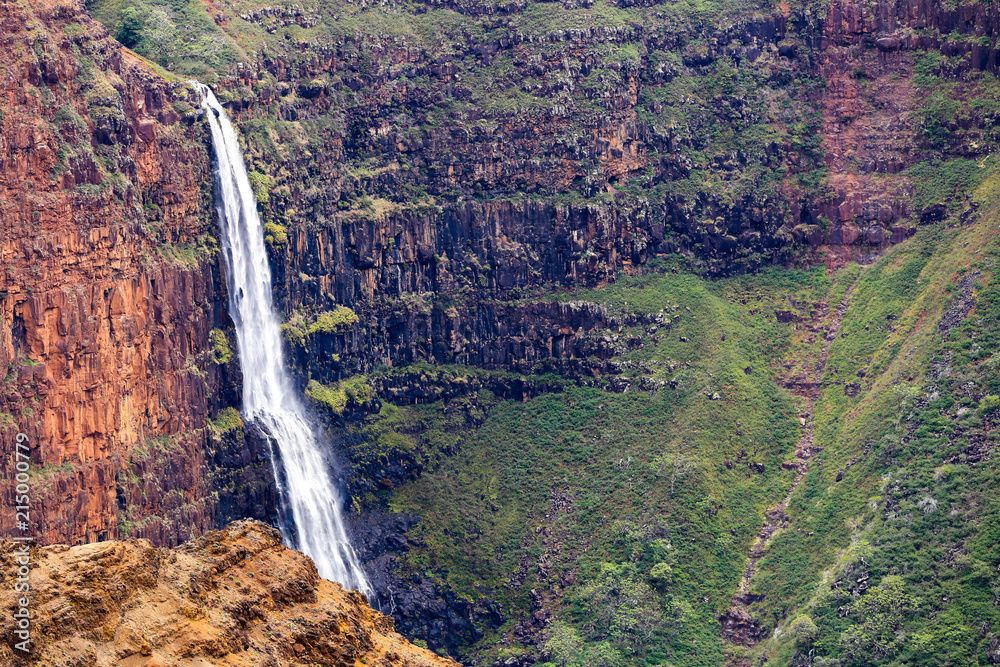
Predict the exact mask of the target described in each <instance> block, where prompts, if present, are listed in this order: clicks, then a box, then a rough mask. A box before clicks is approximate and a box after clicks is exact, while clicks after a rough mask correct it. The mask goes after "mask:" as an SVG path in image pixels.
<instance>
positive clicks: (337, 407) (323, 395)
mask: <svg viewBox="0 0 1000 667" xmlns="http://www.w3.org/2000/svg"><path fill="white" fill-rule="evenodd" d="M306 396H308V397H309V398H310V399H312V400H313V402H314V403H316V404H317V405H319V406H321V407H323V408H325V409H326V410H328V411H329V412H330V413H332V414H333V415H336V416H339V415H342V414H343V413H344V411H345V410H348V409H352V410H357V409H364V408H367V407H369V406H371V405H372V404H373V403H374V402H375V400H376V395H375V388H374V387H372V385H371V382H369V380H368V378H366V377H365V376H363V375H356V376H354V377H351V378H347V379H346V380H341V381H340V382H338V383H336V384H334V385H325V384H322V383H320V382H317V381H316V380H310V381H309V384H308V385H307V386H306Z"/></svg>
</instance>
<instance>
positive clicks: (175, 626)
mask: <svg viewBox="0 0 1000 667" xmlns="http://www.w3.org/2000/svg"><path fill="white" fill-rule="evenodd" d="M0 548H2V563H3V575H2V576H3V584H4V585H3V589H4V592H3V593H2V594H0V595H2V599H3V605H4V607H5V608H6V607H13V606H14V605H15V598H16V596H17V595H18V594H16V593H15V592H14V591H13V590H12V589H13V581H12V575H11V574H10V573H11V572H14V571H15V569H16V562H15V560H16V559H15V556H14V552H15V549H16V547H15V545H14V544H12V543H11V542H3V543H2V547H0ZM30 558H31V561H32V563H33V565H32V568H31V575H30V579H31V585H32V590H33V591H34V592H33V595H32V596H31V605H32V607H33V619H32V637H31V641H30V649H31V650H30V652H29V653H28V654H27V655H23V654H22V653H20V652H18V651H15V650H14V649H12V648H11V645H12V644H13V643H14V642H12V641H7V640H9V639H10V638H12V637H14V630H15V626H14V624H13V622H12V621H11V620H10V619H5V620H4V621H3V626H2V628H0V634H2V635H3V637H4V639H5V642H4V643H3V644H0V659H2V660H3V662H4V664H7V665H12V666H13V665H28V664H32V665H38V664H46V665H60V666H67V667H68V666H70V665H94V666H101V667H103V666H106V665H107V666H110V665H173V664H199V665H247V666H250V665H253V666H255V667H263V666H270V667H278V666H279V665H295V664H310V665H331V666H332V665H343V666H347V665H357V664H367V665H380V666H384V667H388V666H390V665H392V666H399V667H403V666H406V665H408V666H411V667H418V666H431V665H439V666H441V667H444V666H446V665H452V666H455V665H457V663H455V662H454V661H452V660H449V659H447V658H441V657H439V656H437V655H435V654H434V653H432V652H430V651H428V650H426V649H421V648H418V647H416V646H413V645H412V644H410V643H409V642H407V641H406V640H405V639H403V638H402V637H401V636H400V635H398V634H397V633H395V632H393V622H392V619H391V618H388V617H386V616H383V615H381V614H379V613H378V612H375V611H373V610H372V609H371V608H370V607H369V606H368V604H367V600H365V597H364V596H363V595H361V594H360V593H357V592H355V591H345V590H344V589H343V588H341V587H340V585H339V584H336V583H332V582H329V581H326V580H323V579H320V578H319V575H317V573H316V567H315V565H313V562H312V560H310V559H309V557H308V556H305V555H304V554H301V553H297V552H295V551H292V550H290V549H286V548H285V547H283V546H282V545H281V536H280V535H279V534H278V532H277V531H276V530H274V529H273V528H271V527H269V526H266V525H264V524H262V523H259V522H254V521H241V522H236V523H233V524H230V525H229V526H228V527H226V528H225V529H223V530H220V531H216V532H211V533H208V534H206V535H204V536H202V537H201V538H199V539H197V540H195V541H193V542H189V543H188V544H186V545H184V546H183V547H180V548H176V549H174V550H166V549H157V548H155V547H154V546H153V545H152V544H151V543H150V542H149V541H148V540H138V541H128V542H114V541H112V542H104V543H101V544H89V545H81V546H76V547H68V546H66V545H54V546H48V547H41V548H39V547H32V548H31V552H30Z"/></svg>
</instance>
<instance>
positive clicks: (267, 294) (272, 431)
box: [194, 82, 372, 596]
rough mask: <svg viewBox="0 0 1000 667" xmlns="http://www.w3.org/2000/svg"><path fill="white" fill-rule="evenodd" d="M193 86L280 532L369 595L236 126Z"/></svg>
mask: <svg viewBox="0 0 1000 667" xmlns="http://www.w3.org/2000/svg"><path fill="white" fill-rule="evenodd" d="M194 86H195V87H196V88H197V90H198V91H199V92H200V93H201V95H202V107H203V108H204V109H205V110H206V112H207V113H206V115H207V116H208V121H209V125H210V126H211V128H212V144H213V145H214V147H215V158H216V164H217V172H216V176H217V187H218V202H219V203H218V210H219V225H220V227H221V231H222V253H223V259H224V262H225V267H226V277H227V282H228V287H229V312H230V314H231V316H232V318H233V321H234V322H235V323H236V340H237V343H238V345H239V356H240V365H241V367H242V369H243V417H244V418H245V419H247V420H250V421H253V422H256V423H257V424H258V425H259V426H261V427H262V428H263V429H264V430H265V431H266V432H267V433H268V434H269V435H270V436H271V438H272V439H273V441H274V442H275V443H277V446H278V450H279V453H280V458H281V466H282V470H279V469H278V463H277V461H276V460H275V457H273V456H272V457H271V462H272V465H273V466H274V467H275V471H274V472H275V479H276V480H282V479H283V480H284V483H282V482H281V481H279V482H278V486H279V488H278V491H279V493H280V495H281V497H282V500H283V501H284V502H285V503H286V505H287V506H288V507H289V508H290V509H291V513H292V518H293V520H294V521H295V529H296V530H295V532H296V539H293V538H292V536H290V535H288V534H287V532H286V531H285V529H284V527H283V528H282V532H284V533H286V534H285V539H286V540H287V541H288V542H289V543H294V545H295V546H296V548H298V549H299V550H300V551H303V552H305V553H306V554H308V555H309V556H310V557H311V558H312V559H313V560H314V561H315V562H316V568H317V569H318V570H319V573H320V576H322V577H324V578H326V579H332V580H333V581H337V582H340V583H341V584H343V585H344V586H345V587H347V588H354V589H357V590H360V591H361V592H363V593H366V594H368V595H369V596H370V595H371V594H372V589H371V585H370V584H369V583H368V580H367V578H366V577H365V575H364V572H363V571H362V570H361V566H360V565H359V564H358V559H357V556H356V554H355V553H354V549H352V548H351V544H350V541H349V540H348V538H347V533H346V531H345V530H344V524H343V520H342V518H341V512H340V500H339V498H338V496H337V493H336V491H335V489H334V487H333V482H332V480H331V477H330V474H329V470H328V467H327V462H326V460H325V458H324V456H323V454H322V452H321V450H320V448H319V443H318V442H317V438H316V432H315V431H314V429H313V426H312V425H311V424H310V422H309V420H308V418H307V415H306V412H305V409H304V407H303V405H302V402H301V401H300V400H299V398H298V395H297V394H296V392H295V389H294V387H293V385H292V382H291V378H290V377H289V375H288V373H287V372H286V370H285V364H284V359H283V358H282V354H281V327H280V325H279V323H278V317H277V314H276V313H275V311H274V306H273V303H272V298H271V268H270V266H269V265H268V262H267V253H266V251H265V248H264V230H263V228H262V225H261V222H260V218H259V217H258V216H257V206H256V199H255V198H254V193H253V189H252V188H251V187H250V179H249V178H248V177H247V170H246V166H245V165H244V163H243V153H242V151H241V150H240V145H239V139H238V138H237V135H236V130H235V128H234V127H233V125H232V123H230V122H229V118H228V116H227V115H226V112H225V110H224V109H223V108H222V106H221V105H220V104H219V101H218V100H217V99H216V97H215V95H214V94H213V93H212V91H211V89H209V88H208V87H207V86H205V85H203V84H200V83H196V82H195V83H194ZM282 471H283V472H284V475H281V474H280V473H281V472H282Z"/></svg>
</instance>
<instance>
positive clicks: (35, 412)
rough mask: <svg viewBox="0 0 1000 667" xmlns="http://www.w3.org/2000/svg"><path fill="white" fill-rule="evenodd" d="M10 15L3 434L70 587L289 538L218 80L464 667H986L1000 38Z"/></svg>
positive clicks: (930, 14)
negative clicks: (225, 169)
mask: <svg viewBox="0 0 1000 667" xmlns="http://www.w3.org/2000/svg"><path fill="white" fill-rule="evenodd" d="M0 11H2V12H3V21H4V25H5V30H4V33H3V39H5V40H6V42H5V43H6V44H7V46H8V47H9V48H7V49H5V50H4V51H3V53H2V54H0V62H2V64H3V68H4V69H3V70H2V72H3V79H2V86H3V87H2V88H0V94H2V96H3V97H2V98H0V109H2V111H3V115H2V116H0V128H2V134H0V139H2V141H3V142H4V143H3V145H4V146H6V147H8V150H7V153H6V154H5V155H3V156H0V159H7V160H8V163H6V164H7V166H8V169H6V170H5V171H3V173H2V174H0V179H2V181H0V183H2V186H3V189H2V190H0V192H2V193H4V194H3V196H4V207H3V209H0V222H2V231H3V236H2V238H0V242H2V246H3V248H2V249H3V253H4V255H5V257H8V258H11V261H10V262H9V263H8V264H7V265H8V269H7V272H6V274H4V276H5V277H4V285H3V287H2V289H3V290H4V294H5V295H6V296H5V298H4V300H3V301H2V303H0V305H2V311H3V314H4V315H3V317H4V325H5V328H4V329H3V331H2V336H0V343H2V344H0V352H2V354H3V358H4V360H5V361H6V362H7V363H8V365H9V374H8V379H7V381H6V385H5V387H6V389H5V393H4V395H3V397H2V399H3V405H4V407H3V408H2V409H3V411H4V414H5V415H7V416H6V417H4V418H3V421H2V429H3V430H2V432H0V433H2V438H3V442H4V443H6V445H5V446H6V447H7V449H8V450H11V451H12V449H13V444H12V443H13V437H14V434H15V433H17V432H18V430H21V431H25V432H28V433H29V435H30V436H31V438H32V442H33V443H37V444H36V445H33V447H34V449H33V450H32V456H33V460H34V462H35V466H36V468H35V472H34V473H33V475H35V476H36V478H37V482H35V483H36V485H37V488H38V489H39V493H40V496H41V501H40V504H41V510H40V513H41V517H42V518H41V520H40V521H39V530H38V534H39V535H40V536H42V537H43V541H45V542H47V543H55V542H68V543H73V544H84V543H90V542H95V541H99V540H105V539H123V538H127V537H140V538H147V539H150V540H152V541H153V542H154V543H155V544H156V545H158V546H168V545H174V544H177V543H180V542H183V541H184V540H188V539H190V538H192V537H195V536H197V535H200V534H202V533H205V532H206V531H210V530H212V529H219V528H222V527H223V526H225V525H226V524H227V523H228V522H229V521H231V520H233V519H238V518H243V517H256V518H258V519H261V520H265V521H269V522H271V523H275V522H276V521H277V520H278V518H279V516H280V512H281V507H280V500H279V498H278V493H277V491H276V489H275V478H274V473H273V470H272V468H271V466H270V463H269V461H268V458H269V455H270V454H271V452H272V451H273V450H272V448H271V447H270V445H269V444H268V441H267V436H266V434H264V433H262V432H261V431H260V429H259V428H258V427H257V426H256V425H255V424H253V423H244V421H243V419H242V418H241V417H240V415H239V413H238V409H239V408H240V406H241V402H240V386H241V380H242V378H241V377H240V370H239V364H238V359H239V353H240V350H239V349H238V346H237V345H236V340H235V334H234V328H233V322H232V319H231V316H232V314H231V313H229V312H227V306H226V303H227V300H226V296H227V295H226V287H225V281H224V280H223V275H222V272H223V269H222V261H221V257H220V253H219V251H218V245H219V243H218V239H219V237H218V232H217V231H216V220H215V215H216V214H215V213H214V211H213V206H212V204H211V192H212V186H213V178H212V175H211V174H212V171H211V169H212V157H211V145H210V143H209V141H208V136H207V133H206V131H205V128H204V123H203V122H202V117H201V115H200V114H201V113H202V112H201V111H200V109H199V108H198V103H197V99H196V98H195V97H194V94H193V90H192V89H191V88H190V87H189V86H188V84H187V83H186V82H187V80H188V79H190V78H197V79H199V80H201V81H203V82H205V83H207V84H210V85H212V86H213V88H214V89H215V90H216V92H217V94H218V97H219V99H220V100H221V101H222V102H223V103H224V104H225V106H226V108H227V109H228V110H229V113H230V115H231V116H232V117H233V120H234V122H235V124H236V125H237V126H238V129H239V131H240V133H241V137H242V141H243V147H244V154H245V159H246V162H247V166H248V168H249V169H250V174H249V176H250V180H251V183H252V185H253V188H254V194H255V196H256V200H257V207H258V210H259V212H260V213H261V216H262V218H263V220H264V227H265V234H266V241H267V244H268V251H269V255H270V257H269V258H270V263H271V269H272V272H273V274H274V277H275V285H274V294H275V298H276V302H277V306H278V308H279V310H280V311H281V314H282V317H283V319H284V325H283V327H282V329H283V331H284V336H285V341H284V342H285V345H286V357H287V358H288V359H289V360H290V363H291V366H292V368H291V370H292V372H293V373H294V375H295V377H296V382H297V385H298V388H299V389H301V391H302V393H303V395H304V396H306V397H307V399H308V400H309V404H310V407H311V409H312V410H313V411H314V413H315V416H316V417H317V420H318V421H320V422H321V423H322V424H323V426H324V430H325V436H326V442H327V443H328V445H329V446H330V449H331V451H332V452H333V453H334V454H335V456H336V458H337V459H338V463H337V464H336V465H335V466H334V469H335V472H336V474H337V477H338V484H339V485H340V486H341V488H343V489H344V490H345V492H346V494H347V496H348V502H347V503H346V505H347V506H348V507H349V513H348V521H349V524H350V526H349V528H350V532H351V537H352V539H353V542H354V545H355V548H356V550H357V551H358V555H359V556H360V557H361V560H362V561H363V564H364V566H365V569H366V571H367V572H368V575H369V577H370V579H371V581H372V584H373V585H374V587H375V588H376V590H377V591H378V594H379V595H378V600H377V603H378V604H379V605H380V607H381V610H382V611H383V612H384V613H386V614H389V615H391V616H393V617H394V619H395V623H396V627H397V628H398V630H399V631H400V632H401V633H402V634H403V635H405V636H406V637H408V638H409V639H410V640H413V641H415V642H426V645H427V646H429V647H430V648H431V649H435V650H438V651H441V652H447V653H448V654H450V655H453V656H455V657H457V658H460V659H461V660H462V661H463V663H465V664H469V665H509V666H513V665H521V666H527V665H559V666H567V665H579V666H583V665H587V666H590V665H608V666H612V665H614V666H618V665H623V666H624V665H671V666H673V667H682V666H696V665H706V666H707V665H748V666H749V665H751V664H753V665H760V664H763V663H765V662H767V663H771V664H780V665H815V666H817V667H848V666H851V665H890V664H892V665H911V666H912V665H942V666H943V665H973V664H976V665H985V664H997V663H1000V638H998V637H997V634H996V633H997V632H998V630H997V623H998V622H1000V611H998V609H1000V606H998V602H997V601H998V600H1000V598H998V595H1000V594H998V591H1000V574H998V569H997V567H998V564H1000V552H998V550H1000V547H998V546H997V544H998V542H1000V540H998V539H997V538H998V533H997V530H998V526H1000V523H998V522H1000V515H998V507H997V504H996V501H995V495H996V494H995V492H994V491H995V488H996V482H997V480H996V479H995V469H994V463H993V458H992V457H993V452H994V450H995V448H996V440H997V435H996V433H997V432H996V430H995V427H996V425H997V421H998V420H1000V410H998V407H1000V399H998V398H997V396H998V395H1000V374H998V368H997V363H998V362H997V359H996V358H995V357H996V349H997V343H998V336H1000V299H998V294H1000V293H997V291H996V289H995V288H994V285H993V283H994V280H993V277H994V274H995V271H996V268H995V263H996V259H997V253H998V251H1000V249H998V246H997V242H996V238H997V233H996V232H997V229H998V228H1000V210H998V207H1000V196H998V192H1000V189H998V184H1000V165H998V164H997V161H996V158H995V157H994V153H995V150H996V148H997V135H996V130H995V127H996V119H997V115H998V112H1000V106H998V105H1000V97H998V96H1000V86H998V84H997V81H996V74H997V67H998V53H1000V52H998V49H997V45H996V39H997V36H998V34H997V30H998V27H1000V14H998V11H997V9H996V8H995V7H994V6H993V5H990V4H986V3H976V2H973V3H951V2H941V1H929V2H922V3H917V2H910V1H909V0H893V1H886V2H880V3H874V4H873V3H860V2H854V1H848V0H844V1H831V2H802V3H789V2H780V3H771V2H766V1H765V2H738V1H735V0H717V1H709V0H704V1H702V0H681V1H678V2H660V3H658V2H645V1H642V2H633V1H632V0H563V1H562V2H537V1H532V0H511V2H502V3H492V2H485V1H484V0H443V1H442V2H435V3H429V2H423V1H414V2H407V3H403V2H395V1H390V0H387V1H385V2H379V3H372V2H368V1H365V0H362V1H358V2H354V1H352V0H322V1H321V2H316V3H309V4H296V3H286V2H279V3H278V4H265V3H260V2H257V1H256V0H238V1H237V2H230V1H229V0H92V1H91V2H89V3H88V5H87V7H86V8H83V7H81V6H79V5H78V4H76V3H72V2H68V1H66V2H56V1H53V2H51V3H49V2H46V3H41V4H39V5H38V6H34V5H33V6H30V7H29V6H28V5H26V4H24V3H17V2H7V3H3V4H0ZM92 17H93V18H92ZM98 21H99V22H100V24H99V23H98ZM101 24H103V27H102V25H101ZM7 26H10V27H9V28H8V27H7ZM112 38H114V39H117V40H118V42H119V44H116V43H115V42H114V39H112ZM15 202H19V204H17V205H15ZM24 229H29V230H32V233H31V234H29V235H25V234H24V232H23V230H24ZM22 258H23V260H22ZM95 406H96V407H95ZM5 465H7V467H8V468H10V470H13V468H11V467H10V466H11V465H12V464H11V462H10V461H8V462H7V463H6V464H5ZM4 493H7V492H6V491H5V492H4ZM10 504H13V503H10ZM9 520H10V519H6V518H0V528H2V529H3V530H4V532H5V533H10V532H11V528H10V526H7V525H6V524H4V523H3V522H4V521H9ZM183 548H187V547H183ZM265 643H266V642H265Z"/></svg>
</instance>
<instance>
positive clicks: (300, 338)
mask: <svg viewBox="0 0 1000 667" xmlns="http://www.w3.org/2000/svg"><path fill="white" fill-rule="evenodd" d="M357 322H358V316H357V314H356V313H355V312H354V311H353V310H351V309H350V308H348V307H347V306H337V307H336V308H334V309H333V310H328V311H324V312H322V313H319V314H318V315H316V316H315V318H310V317H308V316H306V315H305V314H303V313H302V312H299V311H295V312H294V313H292V315H291V316H290V317H289V318H288V320H287V321H286V322H285V323H284V324H282V325H281V333H282V334H283V335H284V336H285V339H286V340H288V341H289V342H290V343H293V344H296V345H305V344H306V342H307V341H308V339H309V338H310V337H312V336H315V335H316V334H319V333H323V334H331V333H343V332H344V331H345V330H347V329H349V328H350V327H352V326H354V324H356V323H357Z"/></svg>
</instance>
